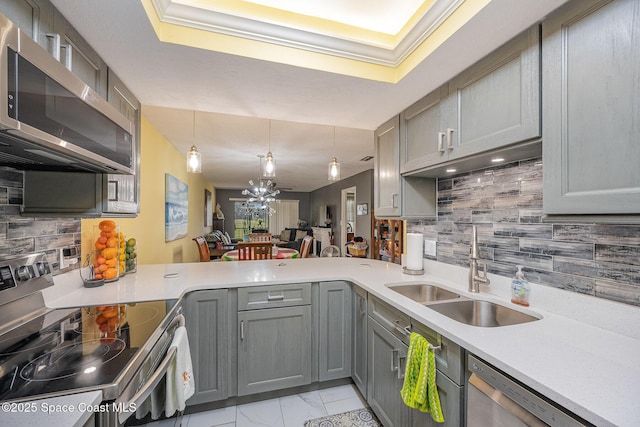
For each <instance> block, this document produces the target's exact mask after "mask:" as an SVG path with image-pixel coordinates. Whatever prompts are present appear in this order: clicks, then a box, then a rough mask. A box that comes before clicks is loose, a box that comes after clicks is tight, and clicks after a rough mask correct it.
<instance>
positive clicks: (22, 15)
mask: <svg viewBox="0 0 640 427" xmlns="http://www.w3.org/2000/svg"><path fill="white" fill-rule="evenodd" d="M0 13H2V14H3V15H4V16H6V17H7V18H9V20H10V21H11V22H13V23H14V24H16V25H17V26H18V28H20V29H21V30H22V31H24V32H25V33H26V34H27V35H29V37H31V38H32V39H34V40H35V41H36V42H37V43H38V44H39V45H40V46H42V47H44V48H45V49H47V47H48V46H49V44H50V42H51V39H50V38H49V37H48V35H51V34H52V33H53V14H54V8H53V5H51V3H49V1H48V0H5V1H3V2H2V4H1V5H0Z"/></svg>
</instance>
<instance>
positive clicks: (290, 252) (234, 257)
mask: <svg viewBox="0 0 640 427" xmlns="http://www.w3.org/2000/svg"><path fill="white" fill-rule="evenodd" d="M238 257H239V255H238V250H237V249H234V250H231V251H228V252H225V253H224V254H223V255H222V257H220V259H221V260H222V261H238ZM271 257H272V259H292V258H299V257H300V252H298V251H297V250H295V249H291V248H278V249H277V250H276V249H275V248H274V250H273V253H272V255H271Z"/></svg>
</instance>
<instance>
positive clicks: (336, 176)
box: [329, 126, 340, 181]
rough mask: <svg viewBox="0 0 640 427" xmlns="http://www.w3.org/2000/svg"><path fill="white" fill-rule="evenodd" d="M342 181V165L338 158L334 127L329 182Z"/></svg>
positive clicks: (334, 129) (334, 128)
mask: <svg viewBox="0 0 640 427" xmlns="http://www.w3.org/2000/svg"><path fill="white" fill-rule="evenodd" d="M339 180H340V163H338V159H337V158H336V127H335V126H334V127H333V159H331V162H330V163H329V181H339Z"/></svg>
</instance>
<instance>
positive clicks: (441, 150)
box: [438, 132, 446, 153]
mask: <svg viewBox="0 0 640 427" xmlns="http://www.w3.org/2000/svg"><path fill="white" fill-rule="evenodd" d="M445 136H446V135H445V133H444V132H438V153H444V138H445Z"/></svg>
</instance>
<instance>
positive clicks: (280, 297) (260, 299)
mask: <svg viewBox="0 0 640 427" xmlns="http://www.w3.org/2000/svg"><path fill="white" fill-rule="evenodd" d="M308 304H311V283H295V284H291V285H271V286H253V287H250V288H239V289H238V310H239V311H244V310H258V309H262V308H276V307H291V306H295V305H308Z"/></svg>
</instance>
